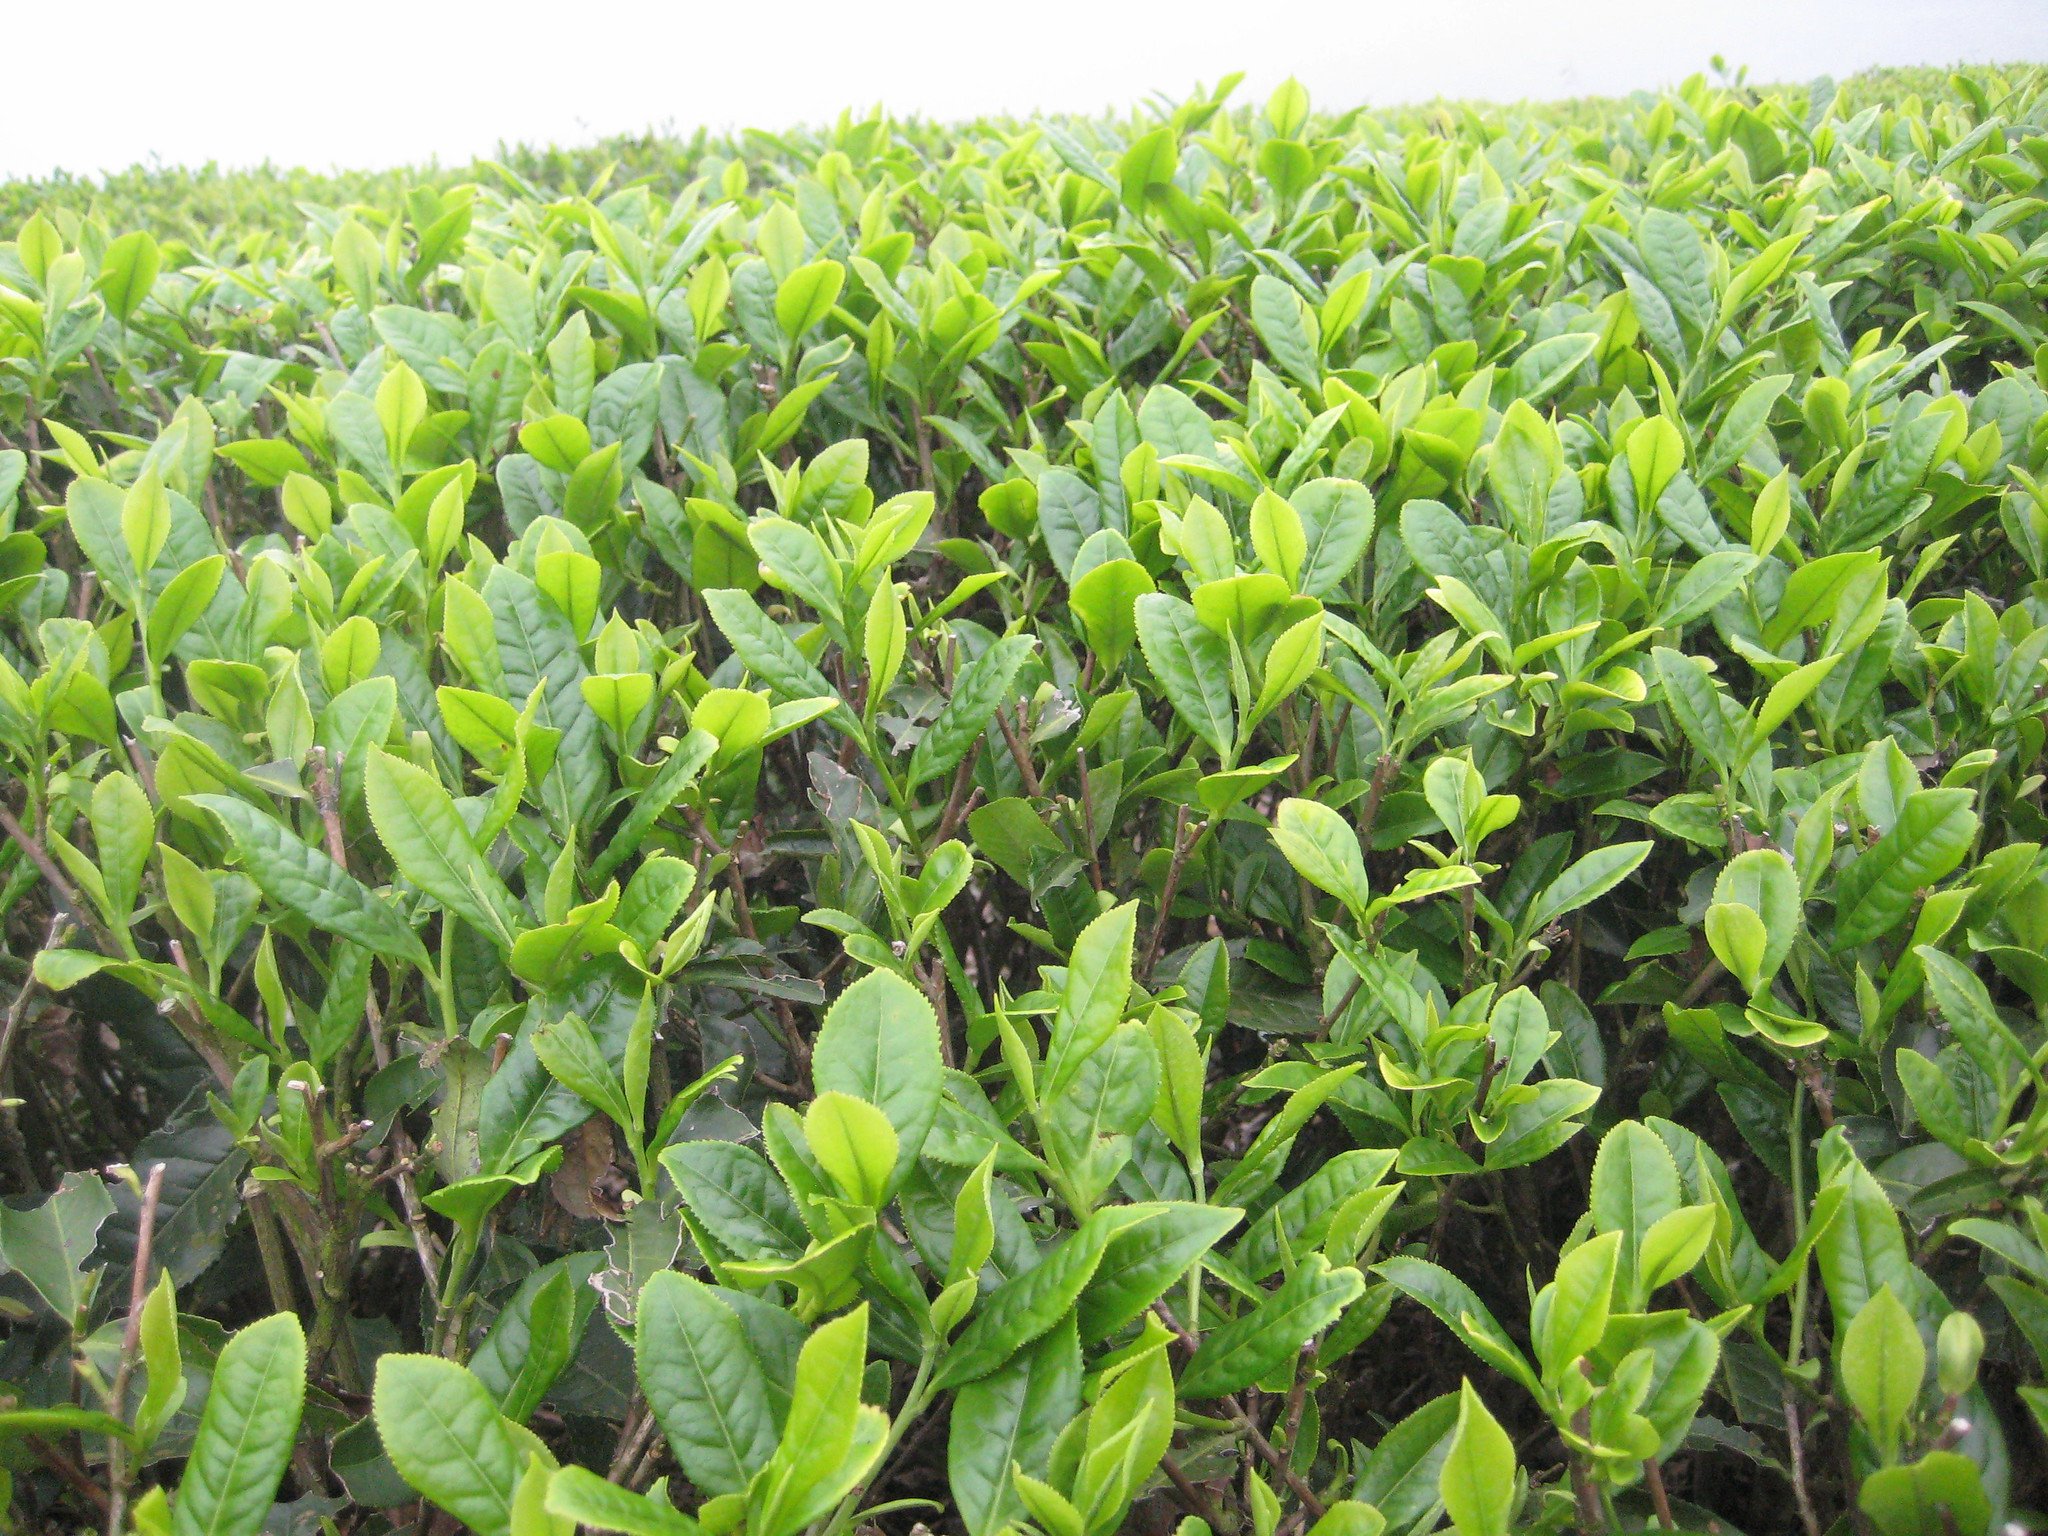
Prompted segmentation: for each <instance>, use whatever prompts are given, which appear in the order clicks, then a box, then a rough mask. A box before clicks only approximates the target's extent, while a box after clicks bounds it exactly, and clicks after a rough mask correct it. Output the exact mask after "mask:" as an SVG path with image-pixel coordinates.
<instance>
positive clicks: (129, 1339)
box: [107, 1163, 164, 1536]
mask: <svg viewBox="0 0 2048 1536" xmlns="http://www.w3.org/2000/svg"><path fill="white" fill-rule="evenodd" d="M163 1192H164V1165H163V1164H162V1163H158V1164H157V1165H156V1166H155V1167H153V1168H151V1169H150V1170H149V1180H148V1182H147V1183H145V1184H144V1185H143V1186H142V1210H141V1212H140V1213H139V1214H138V1215H137V1217H136V1225H135V1265H134V1268H133V1269H132V1270H131V1271H130V1273H129V1276H128V1321H127V1324H126V1325H125V1326H124V1327H123V1328H122V1330H121V1361H120V1364H119V1365H118V1366H116V1367H115V1369H114V1385H113V1390H112V1391H111V1392H109V1393H108V1396H107V1402H108V1408H109V1410H110V1411H111V1412H113V1413H115V1414H120V1413H122V1412H124V1411H125V1406H126V1403H127V1400H128V1382H129V1380H130V1378H132V1377H133V1376H134V1374H135V1357H136V1356H137V1355H138V1354H140V1353H141V1350H142V1309H143V1307H144V1306H146V1305H147V1304H148V1302H149V1260H150V1252H151V1249H152V1248H153V1247H154V1246H155V1243H156V1208H157V1202H158V1201H159V1200H160V1199H162V1197H163ZM126 1451H127V1448H126V1447H125V1446H123V1445H122V1443H121V1441H120V1439H119V1437H118V1436H114V1435H109V1436H108V1437H107V1489H108V1496H107V1536H121V1526H122V1522H123V1520H124V1518H125V1517H126V1515H127V1512H128V1458H127V1454H126Z"/></svg>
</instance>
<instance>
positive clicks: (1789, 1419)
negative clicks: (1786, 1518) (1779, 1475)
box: [1783, 1388, 1820, 1536]
mask: <svg viewBox="0 0 2048 1536" xmlns="http://www.w3.org/2000/svg"><path fill="white" fill-rule="evenodd" d="M1783 1401H1784V1404H1785V1448H1786V1461H1787V1462H1788V1463H1789V1464H1790V1467H1791V1470H1792V1498H1793V1501H1794V1502H1795V1503H1797V1504H1798V1506H1799V1523H1800V1524H1801V1525H1802V1526H1804V1527H1805V1528H1806V1536H1820V1516H1819V1515H1817V1514H1815V1513H1814V1509H1813V1495H1812V1494H1811V1493H1809V1492H1808V1491H1807V1488H1806V1435H1805V1432H1804V1431H1803V1430H1802V1429H1801V1428H1800V1427H1799V1405H1798V1404H1797V1403H1795V1402H1793V1401H1792V1393H1791V1391H1790V1389H1789V1388H1788V1389H1787V1390H1786V1391H1785V1393H1784V1396H1783Z"/></svg>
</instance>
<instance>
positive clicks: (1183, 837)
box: [1137, 805, 1209, 981]
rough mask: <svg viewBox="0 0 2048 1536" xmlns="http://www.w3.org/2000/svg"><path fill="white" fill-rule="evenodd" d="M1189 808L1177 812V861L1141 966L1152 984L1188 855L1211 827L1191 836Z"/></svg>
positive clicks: (1168, 876) (1168, 877) (1161, 895)
mask: <svg viewBox="0 0 2048 1536" xmlns="http://www.w3.org/2000/svg"><path fill="white" fill-rule="evenodd" d="M1187 827H1188V808H1187V807H1186V806H1184V805H1178V806H1175V807H1174V810H1173V862H1172V863H1170V864H1168V865H1167V866H1166V884H1165V886H1164V887H1163V888H1162V889H1161V890H1160V892H1159V913H1158V915H1157V916H1156V917H1154V918H1153V919H1152V936H1151V937H1150V938H1149V939H1147V940H1146V941H1145V957H1144V959H1143V961H1141V962H1140V964H1139V966H1138V972H1137V974H1138V976H1139V977H1140V978H1141V979H1142V980H1146V981H1149V980H1151V978H1152V965H1153V962H1154V961H1156V960H1158V958H1159V945H1160V941H1161V940H1163V939H1164V938H1165V937H1166V923H1167V919H1168V918H1169V917H1171V916H1172V915H1173V898H1174V897H1175V895H1177V894H1178V893H1179V891H1180V877H1181V871H1182V870H1184V869H1185V868H1186V867H1187V862H1188V855H1189V854H1190V853H1193V852H1194V850H1195V844H1197V843H1199V842H1200V841H1201V840H1202V833H1204V832H1206V831H1207V830H1208V828H1209V824H1208V823H1207V822H1206V821H1205V822H1203V823H1202V825H1201V826H1200V827H1198V828H1196V830H1195V835H1194V836H1193V837H1189V836H1188V835H1187Z"/></svg>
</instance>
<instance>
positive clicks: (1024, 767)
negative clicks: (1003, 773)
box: [996, 703, 1045, 800]
mask: <svg viewBox="0 0 2048 1536" xmlns="http://www.w3.org/2000/svg"><path fill="white" fill-rule="evenodd" d="M1017 715H1018V718H1019V719H1022V718H1023V715H1024V706H1023V704H1022V703H1019V704H1018V705H1017ZM996 725H997V726H998V727H999V728H1000V729H1001V731H1002V733H1003V740H1004V741H1006V742H1008V743H1009V746H1010V757H1011V758H1012V760H1013V761H1015V763H1016V764H1017V773H1018V775H1019V776H1020V777H1021V778H1022V779H1023V780H1024V793H1025V794H1027V795H1029V796H1030V797H1031V798H1032V799H1034V800H1036V799H1038V798H1039V797H1041V796H1042V795H1043V794H1044V793H1045V786H1044V785H1043V784H1041V783H1040V782H1039V779H1038V770H1037V769H1036V768H1034V767H1032V766H1031V751H1030V748H1029V747H1028V746H1027V745H1026V744H1025V742H1024V739H1023V738H1022V737H1020V736H1019V735H1018V734H1017V728H1016V727H1015V726H1014V725H1012V724H1010V715H1009V711H1007V710H1003V709H998V710H997V711H996Z"/></svg>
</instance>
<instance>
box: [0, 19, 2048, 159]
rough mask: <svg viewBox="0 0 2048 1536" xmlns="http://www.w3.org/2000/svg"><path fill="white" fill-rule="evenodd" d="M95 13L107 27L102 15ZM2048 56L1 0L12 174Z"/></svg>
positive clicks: (1446, 30)
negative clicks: (1165, 103)
mask: <svg viewBox="0 0 2048 1536" xmlns="http://www.w3.org/2000/svg"><path fill="white" fill-rule="evenodd" d="M96 39H104V42H103V43H101V42H98V41H96ZM1716 53H1719V54H1721V55H1722V56H1723V57H1724V58H1725V59H1726V60H1727V62H1728V64H1729V65H1730V66H1731V67H1734V66H1740V65H1747V66H1748V68H1749V70H1750V74H1751V78H1752V79H1758V80H1769V81H1776V80H1791V81H1805V80H1808V79H1811V78H1812V77H1813V76H1814V75H1816V74H1821V73H1830V74H1834V75H1838V76H1839V75H1845V74H1848V73H1850V72H1852V71H1854V70H1857V69H1861V68H1866V67H1869V66H1871V65H1876V64H1951V63H1955V62H1958V61H1993V62H2017V61H2023V60H2032V61H2048V0H1348V3H1347V0H1002V3H995V4H991V3H987V0H869V3H868V4H865V5H861V4H855V3H851V0H842V3H840V4H823V3H818V0H779V3H778V0H752V3H749V0H669V3H667V4H654V3H646V0H584V3H581V4H575V3H570V4H564V3H561V0H549V3H546V4H540V5H535V4H531V3H529V0H498V3H476V0H463V3H450V0H412V3H410V4H394V3H392V0H348V3H345V4H342V5H339V6H333V5H323V4H315V3H311V0H266V3H261V4H256V3H250V0H204V3H202V4H199V5H180V4H176V3H166V0H153V3H147V4H133V3H132V0H101V3H100V4H97V5H89V6H80V7H77V8H74V6H73V5H65V4H48V3H31V0H0V56H4V58H5V62H6V64H7V68H6V69H5V70H4V85H0V176H21V175H43V174H47V173H48V172H50V171H52V170H54V169H58V168H63V169H66V170H71V171H80V172H90V171H102V170H108V169H114V168H118V167H122V166H126V165H129V164H132V163H135V162H137V161H143V162H149V161H160V162H164V163H172V164H199V163H204V162H206V161H208V160H218V161H220V162H222V163H224V164H231V165H247V164H254V163H259V162H261V161H264V160H266V159H267V160H271V161H274V162H277V163H281V164H300V165H305V166H310V167H313V168H316V169H328V168H331V167H334V166H337V165H340V166H355V167H378V166H386V165H394V164H406V163H418V162H422V161H425V160H428V159H433V158H438V159H440V160H441V161H443V162H444V163H446V162H462V161H466V160H468V159H469V158H471V157H473V156H476V155H484V154H489V153H491V152H492V151H493V149H494V148H495V147H496V145H497V144H498V143H499V142H500V141H501V140H514V141H526V142H534V143H543V142H546V143H562V144H575V143H582V142H587V141H589V140H591V139H594V138H597V137H599V136H601V135H604V134H606V133H614V132H621V131H631V130H637V129H644V128H648V127H658V126H663V125H673V126H677V127H681V128H690V127H694V126H696V125H698V124H709V125H712V126H715V127H735V126H748V127H763V128H780V127H786V126H789V125H791V124H794V123H800V122H817V121H822V120H828V119H830V118H832V117H834V116H836V115H837V114H838V112H839V110H840V108H842V107H847V106H852V107H856V108H859V107H862V106H865V105H869V104H872V103H874V102H877V101H879V102H882V103H884V104H886V105H887V106H888V107H889V108H890V110H892V111H893V112H896V113H898V114H902V115H908V114H911V113H922V114H924V115H927V116H934V117H941V118H959V117H968V116H974V115H978V114H981V113H986V112H996V111H1012V112H1019V113H1021V112H1027V111H1031V110H1033V109H1048V110H1061V109H1071V110H1083V111H1085V110H1093V109H1098V108H1102V107H1107V106H1112V105H1128V104H1131V103H1134V102H1137V101H1140V100H1142V99H1144V98H1145V97H1146V96H1147V95H1149V94H1151V93H1153V92H1165V93H1169V94H1171V95H1175V96H1178V95H1180V94H1182V93H1184V92H1186V91H1187V90H1188V89H1189V88H1190V87H1192V86H1193V85H1194V84H1195V83H1196V82H1197V81H1203V82H1213V81H1215V80H1216V79H1218V78H1220V77H1221V76H1222V75H1224V74H1225V73H1228V72H1230V71H1232V70H1243V71H1245V72H1246V76H1247V78H1246V81H1245V84H1244V85H1243V86H1241V87H1240V88H1239V96H1238V99H1239V100H1250V101H1259V100H1263V98H1264V95H1265V93H1266V92H1267V91H1268V90H1270V89H1271V88H1272V86H1273V85H1275V84H1277V83H1278V82H1279V81H1280V80H1281V79H1283V78H1285V77H1286V76H1287V75H1289V74H1293V75H1296V76H1298V77H1299V78H1300V79H1301V80H1302V82H1303V83H1304V84H1306V85H1307V86H1308V87H1309V89H1310V92H1311V93H1312V95H1313V96H1314V98H1315V100H1316V103H1317V105H1318V106H1324V107H1333V108H1335V107H1347V106H1351V105H1355V104H1357V103H1360V102H1366V103H1388V102H1400V101H1415V100H1426V99H1428V98H1430V97H1434V96H1471V97H1483V98H1491V99H1495V100H1509V99H1516V98H1528V97H1559V96H1572V95H1579V94H1585V93H1601V94H1607V93H1618V92H1625V91H1629V90H1633V89H1637V88H1648V87H1656V86H1661V85H1668V84H1672V83H1675V82H1676V81H1678V80H1681V79H1683V78H1684V77H1685V76H1686V75H1687V74H1690V73H1692V72H1693V71H1695V70H1701V69H1705V68H1706V67H1707V65H1708V61H1709V59H1710V58H1711V57H1712V56H1713V55H1714V54H1716Z"/></svg>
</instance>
